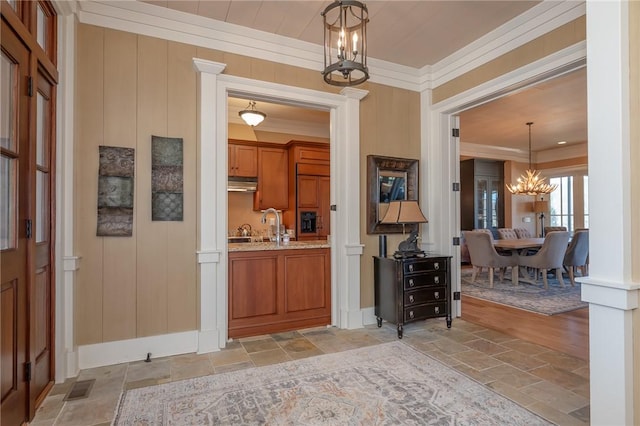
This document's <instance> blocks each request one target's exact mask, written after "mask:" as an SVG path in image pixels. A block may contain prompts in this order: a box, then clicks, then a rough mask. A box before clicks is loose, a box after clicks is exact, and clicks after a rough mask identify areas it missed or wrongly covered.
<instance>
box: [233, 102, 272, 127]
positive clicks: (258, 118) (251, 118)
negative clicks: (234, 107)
mask: <svg viewBox="0 0 640 426" xmlns="http://www.w3.org/2000/svg"><path fill="white" fill-rule="evenodd" d="M238 115H239V116H240V118H242V119H243V120H244V122H245V123H247V124H248V125H249V126H257V125H258V124H260V123H262V120H264V119H265V118H266V117H267V114H265V113H264V112H260V111H258V110H256V102H255V101H249V105H247V109H243V110H242V111H240V112H239V113H238Z"/></svg>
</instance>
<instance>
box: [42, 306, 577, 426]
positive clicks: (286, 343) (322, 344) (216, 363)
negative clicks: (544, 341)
mask: <svg viewBox="0 0 640 426" xmlns="http://www.w3.org/2000/svg"><path fill="white" fill-rule="evenodd" d="M396 339H397V334H396V330H395V326H393V325H392V324H387V323H384V325H383V327H382V328H377V327H376V326H375V325H373V326H367V327H366V328H364V329H359V330H340V329H336V328H313V329H307V330H300V331H294V332H287V333H280V334H272V335H266V336H258V337H251V338H245V339H240V340H237V341H233V342H230V343H229V344H228V345H227V347H226V348H225V349H223V350H221V351H219V352H214V353H209V354H203V355H197V354H187V355H178V356H172V357H166V358H158V359H153V360H152V362H150V363H146V362H144V361H136V362H130V363H128V364H119V365H112V366H107V367H99V368H93V369H88V370H82V371H81V372H80V374H79V375H78V377H76V378H74V379H69V380H67V381H66V382H65V383H62V384H57V385H55V386H54V387H53V389H52V391H51V392H50V394H49V395H48V396H47V398H46V399H45V401H44V403H43V404H42V406H41V407H40V408H39V409H38V411H37V413H36V417H35V419H34V421H33V422H32V423H31V425H33V426H42V425H65V426H67V425H69V426H71V425H81V426H89V425H109V424H111V422H112V420H113V418H114V414H115V410H116V407H117V404H118V400H119V398H120V395H121V393H122V391H123V390H126V389H134V388H138V387H143V386H152V385H155V384H160V383H166V382H170V381H176V380H183V379H187V378H191V377H197V376H203V375H208V374H217V373H223V372H228V371H233V370H239V369H244V368H252V367H256V366H262V365H268V364H274V363H279V362H286V361H290V360H295V359H300V358H306V357H311V356H316V355H321V354H324V353H332V352H340V351H346V350H349V349H355V348H360V347H365V346H373V345H376V344H379V343H382V342H388V341H393V340H396ZM402 340H403V342H404V343H407V344H409V345H411V346H413V347H414V348H416V349H417V350H419V351H422V352H424V353H426V354H428V355H430V356H432V357H434V358H436V359H438V360H440V361H441V362H443V363H444V364H446V365H448V366H450V367H451V368H454V369H456V370H458V371H459V372H461V373H463V374H465V375H467V376H469V377H471V378H472V379H474V380H475V381H477V382H479V383H481V384H483V385H485V386H487V387H488V388H490V389H492V390H493V391H495V392H497V393H499V394H501V395H503V396H505V397H507V398H509V399H511V400H513V401H515V402H517V403H518V404H520V405H522V406H524V407H526V408H528V409H529V410H531V411H533V412H535V413H537V414H538V415H540V416H542V417H544V418H545V419H547V420H549V421H551V422H553V423H555V424H558V425H588V424H589V364H588V362H586V361H583V360H580V359H577V358H574V357H571V356H569V355H565V354H562V353H559V352H556V351H553V350H550V349H547V348H544V347H542V346H539V345H535V344H532V343H528V342H526V341H523V340H520V339H516V338H512V337H510V336H507V335H505V334H503V333H500V332H497V331H493V330H489V329H486V328H484V327H480V326H478V325H475V324H472V323H469V322H465V321H463V320H461V319H455V320H454V321H453V327H452V328H451V329H447V328H446V325H445V322H444V320H442V319H441V318H438V319H432V320H427V321H421V322H415V323H411V324H407V325H405V329H404V338H403V339H402ZM88 379H96V381H95V383H94V385H93V388H92V390H91V392H90V394H89V396H88V397H87V398H85V399H79V400H75V401H66V402H65V401H63V398H64V396H65V394H66V393H67V391H68V390H69V389H70V387H71V386H72V385H73V383H74V381H75V380H88Z"/></svg>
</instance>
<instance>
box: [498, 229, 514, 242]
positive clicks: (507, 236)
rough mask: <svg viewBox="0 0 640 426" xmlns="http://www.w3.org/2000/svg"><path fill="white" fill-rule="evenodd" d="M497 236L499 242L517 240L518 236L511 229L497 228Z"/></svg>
mask: <svg viewBox="0 0 640 426" xmlns="http://www.w3.org/2000/svg"><path fill="white" fill-rule="evenodd" d="M498 236H499V237H500V239H501V240H517V239H518V234H516V231H515V230H514V229H513V228H498Z"/></svg>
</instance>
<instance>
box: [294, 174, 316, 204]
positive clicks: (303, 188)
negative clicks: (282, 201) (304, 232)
mask: <svg viewBox="0 0 640 426" xmlns="http://www.w3.org/2000/svg"><path fill="white" fill-rule="evenodd" d="M298 208H318V176H302V175H299V176H298Z"/></svg>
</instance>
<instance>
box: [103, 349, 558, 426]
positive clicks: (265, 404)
mask: <svg viewBox="0 0 640 426" xmlns="http://www.w3.org/2000/svg"><path fill="white" fill-rule="evenodd" d="M113 424H114V425H196V424H197V425H213V424H216V425H246V424H251V425H258V424H260V425H262V424H265V425H282V424H286V425H373V424H376V425H400V424H414V425H418V424H419V425H426V424H433V425H435V424H437V425H453V424H458V425H549V424H551V423H549V422H547V421H546V420H544V419H543V418H541V417H539V416H537V415H536V414H534V413H532V412H530V411H528V410H527V409H525V408H523V407H522V406H519V405H518V404H516V403H515V402H513V401H511V400H509V399H507V398H505V397H503V396H501V395H498V394H497V393H495V392H494V391H492V390H491V389H489V388H487V387H484V386H482V385H481V384H479V383H477V382H475V381H473V380H471V379H470V378H468V377H466V376H464V375H463V374H461V373H459V372H457V371H455V370H453V369H451V368H450V367H447V366H446V365H444V364H442V363H441V362H440V361H437V360H435V359H434V358H431V357H430V356H428V355H426V354H423V353H421V352H419V351H417V350H415V349H413V348H412V347H410V346H408V345H407V344H405V343H402V342H390V343H383V344H379V345H375V346H368V347H365V348H359V349H353V350H349V351H345V352H338V353H332V354H325V355H319V356H316V357H311V358H305V359H301V360H296V361H289V362H285V363H281V364H274V365H269V366H264V367H255V368H250V369H246V370H239V371H233V372H229V373H221V374H214V375H210V376H204V377H198V378H193V379H188V380H182V381H177V382H172V383H166V384H161V385H155V386H150V387H145V388H139V389H132V390H128V391H125V392H124V393H123V395H122V398H121V400H120V404H119V406H118V409H117V413H116V417H115V419H114V423H113Z"/></svg>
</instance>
